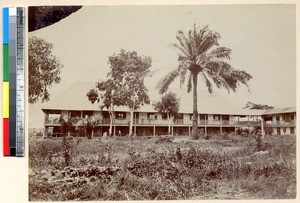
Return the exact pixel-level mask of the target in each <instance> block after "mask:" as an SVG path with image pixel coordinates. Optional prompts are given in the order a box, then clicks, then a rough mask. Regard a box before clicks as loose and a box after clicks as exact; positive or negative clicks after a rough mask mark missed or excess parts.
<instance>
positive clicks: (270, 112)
mask: <svg viewBox="0 0 300 203" xmlns="http://www.w3.org/2000/svg"><path fill="white" fill-rule="evenodd" d="M293 112H296V107H286V108H276V109H269V110H266V111H265V112H263V114H262V115H273V114H282V113H293Z"/></svg>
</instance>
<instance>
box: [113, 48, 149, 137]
mask: <svg viewBox="0 0 300 203" xmlns="http://www.w3.org/2000/svg"><path fill="white" fill-rule="evenodd" d="M108 63H109V64H110V73H109V74H108V78H110V79H111V80H113V81H115V83H116V84H117V85H116V89H115V92H114V95H115V97H116V98H118V99H119V102H120V103H119V104H120V105H125V106H127V107H128V108H129V111H130V122H129V135H132V134H133V131H132V128H133V114H134V111H135V110H137V109H139V108H140V107H141V106H143V105H144V104H150V99H149V96H148V94H147V92H148V90H147V88H146V87H145V85H144V79H145V77H146V76H148V75H150V74H151V72H150V70H149V68H150V67H151V58H150V57H146V56H138V54H137V52H135V51H132V52H130V51H125V50H123V49H121V51H120V53H119V54H114V55H113V56H110V57H109V60H108Z"/></svg>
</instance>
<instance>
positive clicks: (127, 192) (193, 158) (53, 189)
mask: <svg viewBox="0 0 300 203" xmlns="http://www.w3.org/2000/svg"><path fill="white" fill-rule="evenodd" d="M62 143H63V146H64V147H62ZM66 150H69V151H68V152H69V154H70V160H68V163H67V164H69V165H68V166H67V165H66V159H65V157H64V156H65V153H66ZM264 150H265V151H259V152H257V149H256V142H255V139H254V138H252V137H251V138H250V137H240V136H228V138H227V139H224V138H223V137H220V136H213V137H211V138H210V139H209V140H199V141H187V142H179V143H174V142H172V140H170V139H162V138H139V137H137V138H134V139H133V138H131V139H129V138H124V137H119V138H118V137H117V138H116V139H114V140H109V141H107V142H105V143H101V142H100V140H97V139H94V140H89V139H80V138H79V139H72V140H71V139H69V140H68V139H66V140H64V141H62V140H61V139H53V140H30V150H29V153H30V154H29V155H30V159H29V160H30V163H29V166H30V175H29V194H30V200H144V199H147V200H154V199H156V200H163V199H246V198H247V199H253V198H266V199H268V198H295V193H296V189H295V186H296V175H295V174H296V164H295V160H296V144H295V137H292V136H287V137H268V138H267V139H265V141H264Z"/></svg>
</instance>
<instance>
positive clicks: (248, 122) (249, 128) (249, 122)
mask: <svg viewBox="0 0 300 203" xmlns="http://www.w3.org/2000/svg"><path fill="white" fill-rule="evenodd" d="M247 118H248V131H249V133H250V121H249V116H247Z"/></svg>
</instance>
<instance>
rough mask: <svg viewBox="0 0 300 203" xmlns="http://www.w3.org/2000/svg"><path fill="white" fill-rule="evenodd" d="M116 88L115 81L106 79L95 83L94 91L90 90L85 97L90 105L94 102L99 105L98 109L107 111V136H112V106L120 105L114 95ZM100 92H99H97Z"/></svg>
mask: <svg viewBox="0 0 300 203" xmlns="http://www.w3.org/2000/svg"><path fill="white" fill-rule="evenodd" d="M116 89H117V87H116V84H115V81H113V80H111V79H108V80H106V81H101V82H97V83H96V89H91V90H90V91H89V92H88V93H87V97H88V99H89V101H90V102H91V103H95V102H96V101H97V102H98V103H99V104H100V109H101V110H103V109H104V108H106V109H107V111H108V114H109V118H110V119H109V120H110V125H109V133H108V134H109V136H111V135H112V125H113V120H114V106H115V105H117V106H119V105H121V101H120V99H119V98H118V97H116V95H115V91H116ZM98 90H99V91H100V92H99V91H98Z"/></svg>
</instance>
